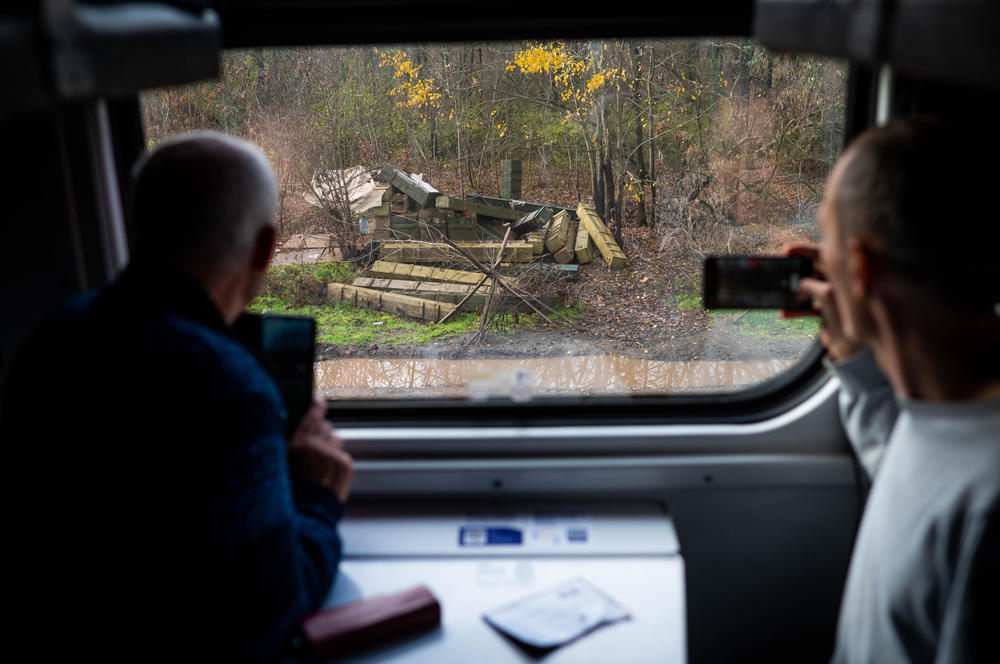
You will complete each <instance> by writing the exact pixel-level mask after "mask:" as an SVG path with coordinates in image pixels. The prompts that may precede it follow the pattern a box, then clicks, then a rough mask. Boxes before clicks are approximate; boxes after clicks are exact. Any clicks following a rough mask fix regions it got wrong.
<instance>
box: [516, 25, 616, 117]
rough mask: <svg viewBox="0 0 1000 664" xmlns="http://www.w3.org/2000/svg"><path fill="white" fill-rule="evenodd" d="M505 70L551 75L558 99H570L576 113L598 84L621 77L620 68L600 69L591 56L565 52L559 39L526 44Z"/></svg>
mask: <svg viewBox="0 0 1000 664" xmlns="http://www.w3.org/2000/svg"><path fill="white" fill-rule="evenodd" d="M506 70H507V71H510V72H513V71H520V72H521V73H522V74H543V73H544V74H549V75H551V76H552V82H553V83H554V84H555V86H556V88H557V89H558V90H559V98H560V99H561V100H562V101H563V102H574V103H575V105H576V108H575V110H576V112H578V113H579V112H582V111H586V110H589V109H590V108H592V107H593V105H594V100H595V97H596V95H597V93H598V91H599V90H600V89H601V88H602V87H604V86H605V85H608V84H610V83H611V82H620V81H623V80H624V79H625V72H624V70H620V69H602V68H600V67H598V65H597V63H596V62H595V61H594V59H593V58H591V57H586V58H580V57H577V56H575V55H573V54H572V53H570V52H569V51H567V50H566V45H565V44H564V43H563V42H552V43H549V44H530V45H528V46H527V47H526V48H524V49H522V50H520V51H518V52H517V53H515V54H514V59H513V61H508V62H507V65H506Z"/></svg>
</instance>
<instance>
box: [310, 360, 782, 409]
mask: <svg viewBox="0 0 1000 664" xmlns="http://www.w3.org/2000/svg"><path fill="white" fill-rule="evenodd" d="M795 362H797V360H795V359H772V360H758V361H709V360H691V361H683V362H680V361H677V362H670V361H661V360H644V359H640V358H635V357H628V356H625V355H582V356H569V357H555V358H518V359H490V360H444V359H372V358H351V359H341V360H326V361H322V362H317V363H316V368H315V377H316V387H317V389H318V390H319V391H320V392H322V393H323V394H324V395H326V396H327V397H331V398H372V397H375V398H386V397H390V398H391V397H405V396H424V397H429V396H433V397H470V398H486V397H494V396H505V397H512V398H514V399H516V400H521V399H528V398H531V396H533V395H536V394H550V395H551V394H584V395H592V394H642V393H664V392H682V391H683V392H689V391H693V390H697V391H712V390H716V391H717V390H724V389H733V388H739V387H746V386H749V385H753V384H756V383H759V382H761V381H763V380H766V379H768V378H771V377H772V376H775V375H777V374H779V373H781V372H782V371H785V370H786V369H787V368H788V367H789V366H791V365H792V364H794V363H795Z"/></svg>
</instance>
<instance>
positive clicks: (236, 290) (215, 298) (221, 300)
mask: <svg viewBox="0 0 1000 664" xmlns="http://www.w3.org/2000/svg"><path fill="white" fill-rule="evenodd" d="M187 272H188V274H190V275H191V277H192V278H193V279H195V281H197V282H198V283H199V284H201V287H202V288H203V289H204V290H205V294H206V295H208V298H209V299H210V300H211V301H212V302H213V303H214V304H215V306H216V308H217V309H218V310H219V313H220V314H221V315H222V318H223V320H224V321H225V322H226V325H232V324H233V322H235V321H236V319H237V318H239V316H240V314H241V313H243V310H244V309H245V308H246V291H247V284H246V280H245V278H244V276H243V275H242V274H240V273H230V274H227V275H223V276H217V275H212V276H209V275H204V274H199V273H197V272H195V271H192V270H188V271H187Z"/></svg>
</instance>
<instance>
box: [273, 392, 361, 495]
mask: <svg viewBox="0 0 1000 664" xmlns="http://www.w3.org/2000/svg"><path fill="white" fill-rule="evenodd" d="M288 460H289V466H290V467H291V471H292V477H293V478H296V479H301V480H308V481H311V482H316V483H317V484H322V485H323V486H325V487H326V488H328V489H330V490H331V491H333V492H334V493H335V494H337V497H338V498H340V502H342V503H343V502H347V495H348V494H349V493H350V491H351V480H352V479H353V477H354V459H353V458H351V455H350V454H348V453H347V451H346V450H345V449H344V441H342V440H341V439H340V436H338V435H337V434H336V432H334V430H333V425H332V424H330V422H329V421H328V420H327V419H326V404H325V403H324V402H323V399H322V398H321V397H318V396H313V402H312V405H311V406H310V407H309V411H308V412H307V413H306V415H305V417H303V418H302V422H301V423H299V426H298V428H297V429H296V430H295V433H294V434H292V437H291V439H289V441H288Z"/></svg>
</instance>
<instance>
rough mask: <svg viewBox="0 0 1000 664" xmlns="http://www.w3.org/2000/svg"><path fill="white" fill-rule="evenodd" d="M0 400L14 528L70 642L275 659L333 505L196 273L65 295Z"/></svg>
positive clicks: (318, 576)
mask: <svg viewBox="0 0 1000 664" xmlns="http://www.w3.org/2000/svg"><path fill="white" fill-rule="evenodd" d="M5 395H6V396H5V399H6V407H5V409H4V413H3V429H2V430H3V433H4V450H5V454H6V458H7V463H6V464H5V465H6V469H5V470H6V471H10V473H9V474H8V479H11V480H13V481H12V483H11V484H9V485H8V486H9V487H17V489H16V492H17V493H16V496H14V499H15V500H18V501H19V505H20V507H18V509H17V510H16V512H17V514H18V518H15V519H14V520H13V521H12V522H11V523H12V524H13V528H12V534H13V538H10V539H11V541H12V545H13V549H14V550H15V551H16V552H17V553H19V554H21V555H22V556H23V557H24V565H25V566H26V567H27V568H29V569H33V570H35V572H34V573H33V574H29V575H28V578H30V579H32V588H31V589H29V590H28V592H27V593H26V595H27V596H28V598H29V599H28V601H29V603H33V604H35V606H36V608H37V609H38V610H41V611H44V612H47V613H49V614H51V612H52V611H56V612H57V613H58V612H65V611H71V612H72V614H73V619H72V620H71V621H59V622H60V624H59V627H58V630H59V632H60V633H61V634H62V635H63V640H64V641H65V640H66V639H67V638H68V635H69V634H72V638H71V639H69V642H71V643H73V651H74V652H75V653H78V654H79V653H80V652H83V651H86V649H87V648H86V647H85V646H84V644H90V645H91V646H92V647H94V648H96V649H98V652H100V654H101V656H102V657H103V658H109V657H110V658H114V657H116V656H117V655H119V654H120V655H121V656H122V657H123V658H126V659H127V658H132V659H135V657H136V656H138V657H139V659H143V660H148V659H163V660H169V659H176V658H177V657H181V658H183V659H190V658H192V657H194V658H195V659H203V658H212V657H215V658H221V659H223V660H225V661H251V660H271V659H274V658H276V657H279V656H280V654H281V652H282V649H283V648H284V647H285V646H286V645H287V643H288V641H289V639H290V637H291V636H292V635H293V634H294V632H295V629H296V627H297V624H298V622H299V620H300V619H301V618H302V617H303V616H304V615H306V614H308V613H309V612H311V611H313V610H315V609H316V608H318V607H319V606H320V604H321V603H322V602H323V600H324V598H325V597H326V595H327V593H328V592H329V590H330V588H331V585H332V583H333V579H334V575H335V573H336V569H337V564H338V561H339V557H340V541H339V539H338V536H337V532H336V525H337V521H338V519H339V518H340V516H341V512H342V509H341V505H340V503H339V501H338V500H337V498H336V496H335V495H334V494H333V493H331V492H330V491H328V490H327V489H325V488H324V487H321V486H318V485H314V484H308V483H296V482H293V481H292V480H291V478H290V476H289V471H288V465H287V459H286V441H285V436H284V417H285V415H284V409H283V406H282V402H281V398H280V395H279V394H278V391H277V389H276V387H275V385H274V383H273V381H272V380H271V378H270V377H269V376H268V374H267V373H266V372H265V371H264V369H263V368H262V367H261V366H260V364H259V363H258V362H257V361H256V360H255V359H254V357H253V356H252V355H251V354H250V353H249V352H247V351H246V350H245V349H244V348H243V347H242V346H240V345H239V344H238V343H236V342H235V341H234V340H233V339H231V338H230V337H229V335H228V333H227V329H226V326H225V324H224V322H223V319H222V317H221V315H220V313H219V312H218V310H217V309H216V307H215V306H214V305H213V303H212V302H211V300H210V299H209V298H208V297H207V295H206V294H205V293H204V292H203V291H202V290H201V288H200V287H199V286H198V284H197V283H196V282H194V281H193V280H191V279H189V278H187V277H186V276H184V275H182V274H180V273H176V272H171V271H169V270H157V269H152V268H147V269H137V268H134V267H132V268H129V269H128V270H127V271H126V272H125V273H124V274H123V275H122V277H121V278H120V279H119V280H118V281H117V282H115V283H114V284H112V285H110V286H108V287H106V288H104V289H102V290H101V291H99V292H97V293H94V292H91V293H88V294H85V295H83V296H80V297H78V298H76V299H74V300H73V301H72V302H71V303H69V304H68V305H67V306H66V307H64V308H63V310H62V311H61V312H60V313H59V315H58V316H57V317H56V318H55V319H53V320H50V321H49V322H47V323H46V324H45V325H43V326H42V328H40V329H39V330H38V331H37V332H36V334H34V335H33V336H32V338H31V339H30V341H29V342H28V343H27V344H26V345H25V347H24V348H23V350H22V352H21V353H20V354H19V356H18V358H17V359H16V360H15V364H14V366H13V367H12V370H11V374H10V376H9V380H8V384H7V389H6V390H5ZM36 511H37V515H34V513H35V512H36ZM98 601H99V602H100V605H101V607H102V608H98V606H97V602H98ZM103 607H107V608H103ZM43 615H44V614H43ZM67 630H68V632H67ZM81 647H82V649H81Z"/></svg>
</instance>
